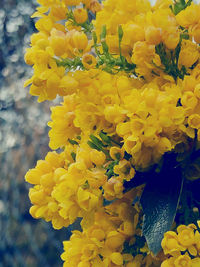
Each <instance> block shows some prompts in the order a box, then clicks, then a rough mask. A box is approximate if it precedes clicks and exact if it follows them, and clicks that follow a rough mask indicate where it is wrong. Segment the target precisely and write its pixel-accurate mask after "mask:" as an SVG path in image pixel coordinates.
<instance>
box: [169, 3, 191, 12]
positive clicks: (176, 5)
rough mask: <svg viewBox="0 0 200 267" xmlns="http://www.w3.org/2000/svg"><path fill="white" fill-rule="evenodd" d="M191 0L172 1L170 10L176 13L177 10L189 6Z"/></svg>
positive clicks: (179, 10)
mask: <svg viewBox="0 0 200 267" xmlns="http://www.w3.org/2000/svg"><path fill="white" fill-rule="evenodd" d="M192 1H193V0H188V1H187V3H186V1H185V0H176V1H174V5H173V6H172V5H171V6H170V8H171V10H172V12H173V13H174V15H177V14H178V13H179V12H181V11H182V10H184V9H185V8H187V7H188V6H190V5H191V3H192Z"/></svg>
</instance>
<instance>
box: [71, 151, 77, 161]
mask: <svg viewBox="0 0 200 267" xmlns="http://www.w3.org/2000/svg"><path fill="white" fill-rule="evenodd" d="M71 156H72V158H73V160H74V161H75V160H76V153H74V152H72V153H71Z"/></svg>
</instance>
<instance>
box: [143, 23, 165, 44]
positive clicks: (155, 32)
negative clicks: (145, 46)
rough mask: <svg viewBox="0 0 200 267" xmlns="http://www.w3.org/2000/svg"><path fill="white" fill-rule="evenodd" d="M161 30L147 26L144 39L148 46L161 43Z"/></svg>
mask: <svg viewBox="0 0 200 267" xmlns="http://www.w3.org/2000/svg"><path fill="white" fill-rule="evenodd" d="M161 33H162V30H161V29H160V28H156V27H154V26H148V27H147V28H146V30H145V39H146V41H147V42H148V43H149V44H152V45H158V44H159V43H160V42H161V41H162V34H161Z"/></svg>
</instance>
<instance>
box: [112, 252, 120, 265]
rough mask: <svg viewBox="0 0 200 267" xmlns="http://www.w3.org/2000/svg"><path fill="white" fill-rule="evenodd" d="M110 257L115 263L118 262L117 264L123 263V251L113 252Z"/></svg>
mask: <svg viewBox="0 0 200 267" xmlns="http://www.w3.org/2000/svg"><path fill="white" fill-rule="evenodd" d="M110 258H111V261H112V262H113V263H114V264H116V265H117V266H118V265H120V266H121V265H122V264H123V257H122V255H121V253H119V252H114V253H112V254H111V256H110Z"/></svg>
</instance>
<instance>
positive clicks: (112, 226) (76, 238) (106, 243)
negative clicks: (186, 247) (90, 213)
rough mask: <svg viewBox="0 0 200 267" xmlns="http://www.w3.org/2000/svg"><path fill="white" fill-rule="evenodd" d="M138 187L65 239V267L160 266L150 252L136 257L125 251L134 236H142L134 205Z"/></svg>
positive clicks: (136, 209)
mask: <svg viewBox="0 0 200 267" xmlns="http://www.w3.org/2000/svg"><path fill="white" fill-rule="evenodd" d="M136 193H137V192H136V190H132V192H130V193H128V194H126V195H124V197H123V199H121V200H118V201H116V203H113V204H111V205H110V206H109V207H107V208H106V210H99V211H98V212H97V213H96V214H95V219H94V223H93V225H92V226H90V227H89V228H88V227H87V228H85V227H83V232H80V231H73V233H72V236H71V238H70V240H69V241H64V250H65V251H64V253H63V254H62V255H61V258H62V259H63V260H64V262H65V263H64V265H63V266H64V267H67V266H72V267H76V266H78V267H82V266H84V267H86V266H87V267H117V266H126V267H132V266H146V267H148V266H158V265H157V264H156V263H157V261H156V260H154V259H153V258H152V257H151V255H147V256H143V255H142V254H140V255H137V256H135V257H134V256H133V255H131V254H130V253H125V251H124V250H123V249H124V246H123V245H124V243H125V242H126V243H128V244H131V245H132V246H133V245H134V244H135V242H136V239H135V238H134V237H133V235H138V236H139V235H140V231H141V229H139V228H136V226H137V225H138V219H139V213H138V207H137V205H136V206H135V207H133V206H132V205H131V199H132V197H133V196H134V195H135V194H136Z"/></svg>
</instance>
